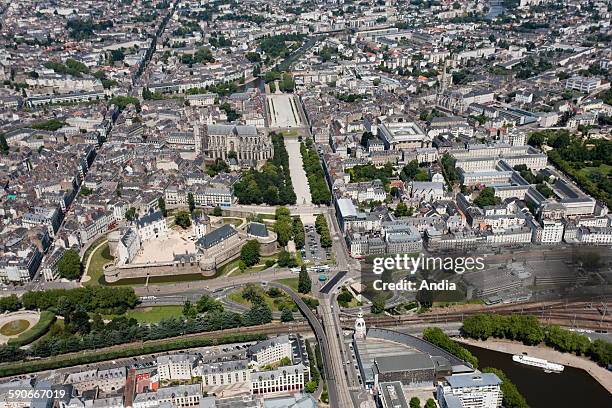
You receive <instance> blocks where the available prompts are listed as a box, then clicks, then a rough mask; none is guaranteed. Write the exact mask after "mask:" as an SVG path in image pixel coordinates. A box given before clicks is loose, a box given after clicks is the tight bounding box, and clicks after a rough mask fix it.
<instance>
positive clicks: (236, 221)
mask: <svg viewBox="0 0 612 408" xmlns="http://www.w3.org/2000/svg"><path fill="white" fill-rule="evenodd" d="M223 223H224V224H232V225H233V226H234V227H236V228H238V227H239V226H241V225H242V218H233V217H223Z"/></svg>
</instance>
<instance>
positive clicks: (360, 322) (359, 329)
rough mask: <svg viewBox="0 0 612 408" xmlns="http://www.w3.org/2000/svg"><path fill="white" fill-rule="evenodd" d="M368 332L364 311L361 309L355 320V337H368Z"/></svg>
mask: <svg viewBox="0 0 612 408" xmlns="http://www.w3.org/2000/svg"><path fill="white" fill-rule="evenodd" d="M366 333H367V329H366V324H365V319H364V318H363V312H362V311H361V310H360V311H359V314H358V315H357V319H356V320H355V338H356V339H362V340H363V339H365V338H366Z"/></svg>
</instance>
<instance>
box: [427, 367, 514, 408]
mask: <svg viewBox="0 0 612 408" xmlns="http://www.w3.org/2000/svg"><path fill="white" fill-rule="evenodd" d="M500 385H501V380H500V379H499V377H498V376H496V375H495V374H493V373H477V374H476V373H473V374H458V375H451V376H449V377H446V381H445V382H443V383H440V384H438V390H437V391H438V393H437V394H438V403H439V404H440V407H441V408H450V407H462V408H498V407H501V406H502V398H503V394H502V392H501V389H500Z"/></svg>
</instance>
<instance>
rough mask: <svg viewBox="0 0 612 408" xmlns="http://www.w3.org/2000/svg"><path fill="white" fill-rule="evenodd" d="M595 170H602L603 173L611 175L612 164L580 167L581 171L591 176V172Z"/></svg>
mask: <svg viewBox="0 0 612 408" xmlns="http://www.w3.org/2000/svg"><path fill="white" fill-rule="evenodd" d="M595 171H600V172H601V173H602V174H604V175H605V174H607V175H610V174H612V166H609V165H607V164H602V165H601V166H599V167H583V168H582V169H580V171H579V172H580V173H583V174H584V175H585V176H587V177H588V176H590V175H591V173H593V172H595Z"/></svg>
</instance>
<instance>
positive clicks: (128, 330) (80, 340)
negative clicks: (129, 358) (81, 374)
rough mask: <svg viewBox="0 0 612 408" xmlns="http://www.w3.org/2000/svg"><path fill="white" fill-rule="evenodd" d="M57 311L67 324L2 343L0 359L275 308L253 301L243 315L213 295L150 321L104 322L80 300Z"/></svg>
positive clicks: (231, 323) (239, 319) (173, 331)
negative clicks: (24, 342)
mask: <svg viewBox="0 0 612 408" xmlns="http://www.w3.org/2000/svg"><path fill="white" fill-rule="evenodd" d="M74 290H76V289H74ZM192 310H193V311H195V312H196V313H193V312H192ZM58 311H59V312H60V313H58V314H60V315H62V316H63V317H64V325H61V326H60V325H55V326H53V327H52V328H51V330H50V331H49V333H48V334H47V335H46V336H45V337H43V338H42V339H41V340H39V341H37V342H36V343H34V344H32V346H31V347H30V348H29V349H28V350H22V349H19V348H17V347H15V346H11V345H9V346H4V347H0V362H7V361H18V360H21V359H25V358H45V357H49V356H53V355H59V354H64V353H70V352H77V351H81V350H91V349H99V348H102V347H108V346H113V345H117V344H123V343H128V342H133V341H146V340H159V339H164V338H168V337H177V336H183V335H186V334H191V333H200V332H208V331H216V330H225V329H231V328H235V327H241V326H255V325H260V324H265V323H269V322H271V321H272V312H271V310H270V308H269V307H268V305H267V304H265V302H254V303H253V306H252V307H251V308H250V309H249V310H248V311H247V312H246V313H244V315H240V314H238V313H234V312H229V311H225V310H224V309H223V305H221V303H219V302H218V301H216V300H215V299H212V298H210V297H202V298H201V299H200V300H199V301H198V302H197V304H196V305H191V304H190V305H185V307H184V308H183V312H184V314H185V316H184V317H181V316H177V317H172V318H168V319H164V320H161V321H160V322H159V323H156V324H150V325H149V324H139V323H138V322H137V321H136V320H135V319H132V318H127V317H126V316H119V317H115V318H113V319H112V320H111V321H110V322H108V323H105V322H104V320H103V319H102V316H101V315H100V314H99V313H96V314H94V315H93V318H91V319H90V317H89V313H87V312H86V307H85V305H83V306H81V305H78V304H77V305H76V306H74V305H73V306H71V307H68V308H63V309H58ZM198 313H201V314H198Z"/></svg>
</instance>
